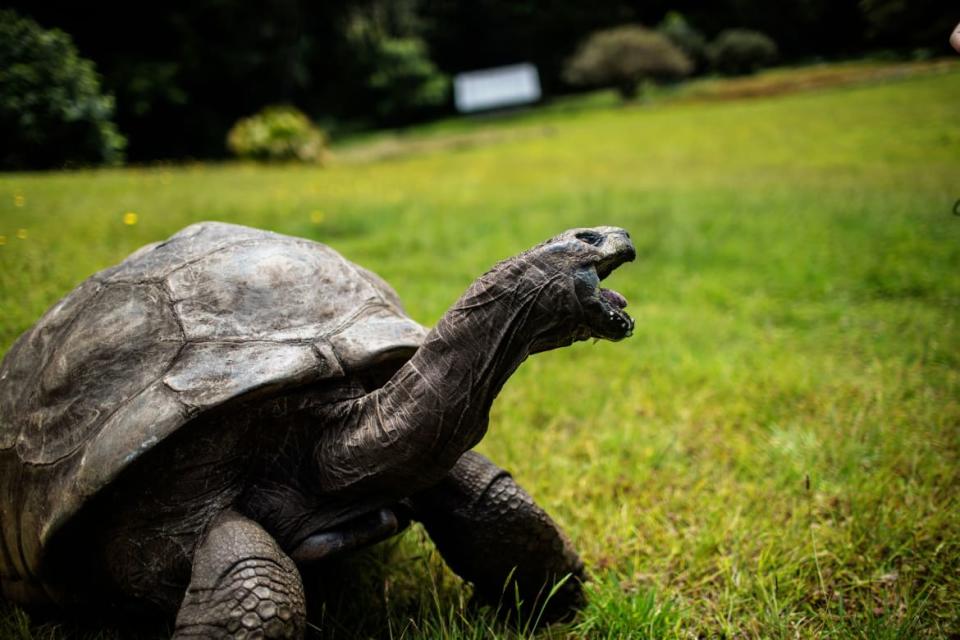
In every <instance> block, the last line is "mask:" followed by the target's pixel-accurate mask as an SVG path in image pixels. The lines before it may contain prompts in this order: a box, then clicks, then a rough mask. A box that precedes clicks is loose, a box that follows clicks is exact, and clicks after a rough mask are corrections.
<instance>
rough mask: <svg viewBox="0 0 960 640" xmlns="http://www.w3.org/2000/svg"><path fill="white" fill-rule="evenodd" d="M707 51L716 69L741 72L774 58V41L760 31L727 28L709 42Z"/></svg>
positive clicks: (729, 73)
mask: <svg viewBox="0 0 960 640" xmlns="http://www.w3.org/2000/svg"><path fill="white" fill-rule="evenodd" d="M707 55H708V57H709V58H710V64H711V66H712V67H713V69H714V70H715V71H717V72H719V73H722V74H724V75H728V76H734V75H742V74H747V73H753V72H754V71H756V70H757V69H760V68H762V67H767V66H770V64H772V63H773V61H774V60H776V59H777V43H775V42H774V41H773V40H771V39H770V38H769V37H768V36H766V35H765V34H763V33H760V32H759V31H751V30H749V29H728V30H726V31H722V32H721V33H720V35H718V36H717V39H716V40H714V41H713V42H712V43H710V46H709V47H708V48H707Z"/></svg>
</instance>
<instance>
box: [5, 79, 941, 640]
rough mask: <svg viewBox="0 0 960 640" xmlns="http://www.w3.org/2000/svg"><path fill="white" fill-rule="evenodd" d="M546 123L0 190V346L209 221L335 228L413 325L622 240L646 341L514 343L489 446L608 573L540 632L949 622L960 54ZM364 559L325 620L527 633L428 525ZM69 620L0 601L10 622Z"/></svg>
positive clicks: (739, 630) (738, 631)
mask: <svg viewBox="0 0 960 640" xmlns="http://www.w3.org/2000/svg"><path fill="white" fill-rule="evenodd" d="M544 114H545V115H544V116H543V119H542V120H538V117H537V115H536V112H532V114H526V115H523V116H522V117H520V118H519V119H515V120H511V119H509V118H507V119H494V120H477V121H473V122H472V123H468V124H467V125H462V126H458V127H457V130H458V131H465V130H476V131H479V132H481V133H483V135H481V136H480V137H479V138H478V140H479V142H477V143H475V144H464V145H461V144H452V145H446V146H444V145H439V146H430V145H426V146H421V147H416V149H415V151H416V152H411V153H407V154H388V155H387V156H385V157H384V156H378V155H377V154H371V156H370V157H368V158H363V157H359V156H354V157H353V158H352V160H351V161H349V162H347V161H339V162H338V161H336V158H335V161H334V162H332V163H331V164H330V166H328V167H325V168H313V167H303V166H280V167H262V166H253V165H235V164H225V165H211V164H196V165H187V166H171V167H157V168H141V169H138V168H131V169H122V170H105V171H81V172H71V173H50V174H6V175H0V236H2V241H0V309H2V313H0V352H4V351H6V349H7V348H8V347H9V345H10V344H11V343H12V342H13V340H14V339H15V338H16V337H17V335H18V334H19V333H21V332H22V331H24V330H25V329H26V328H27V327H28V326H30V324H31V323H33V322H34V321H35V320H36V319H37V318H38V317H39V316H40V314H41V313H42V312H43V311H44V310H45V309H46V308H47V307H48V306H49V305H51V304H52V303H53V302H55V301H56V300H57V299H58V298H59V297H60V296H62V295H64V294H65V293H66V292H67V291H69V290H70V289H71V288H72V287H74V286H75V285H76V284H77V283H78V282H80V281H81V280H82V279H83V278H85V277H86V276H88V275H89V274H91V273H93V272H94V271H96V270H98V269H101V268H103V267H105V266H107V265H110V264H112V263H114V262H116V261H118V260H120V259H122V258H123V257H124V256H126V255H127V254H128V253H130V252H131V251H133V250H134V249H135V248H137V247H138V246H140V245H143V244H145V243H147V242H151V241H154V240H157V239H161V238H164V237H166V236H167V235H169V234H171V233H173V232H174V231H176V230H177V229H179V228H181V227H182V226H184V225H187V224H189V223H191V222H195V221H198V220H203V219H216V220H223V221H228V222H235V223H241V224H249V225H255V226H258V227H264V228H269V229H273V230H276V231H280V232H283V233H289V234H294V235H300V236H305V237H309V238H314V239H317V240H320V241H323V242H326V243H329V244H330V245H332V246H334V247H335V248H337V249H338V250H339V251H341V253H343V254H344V255H346V256H347V257H348V258H350V259H352V260H354V261H356V262H358V263H361V264H363V265H365V266H367V267H369V268H371V269H373V270H375V271H377V272H378V273H380V274H381V275H382V276H384V277H385V278H386V279H387V280H388V281H390V282H391V283H392V284H393V285H394V286H395V287H396V289H397V290H398V291H399V293H400V295H401V297H402V298H403V300H404V301H405V302H406V305H407V309H408V311H409V313H410V315H411V316H413V317H414V318H416V319H417V320H419V321H421V322H423V323H425V324H428V325H429V324H432V323H433V322H435V321H436V320H437V318H438V317H439V316H440V315H441V314H442V313H443V311H444V309H445V308H446V307H447V306H448V305H449V304H450V303H452V302H453V301H454V300H455V299H456V297H457V296H458V294H459V293H460V292H461V291H462V290H463V289H464V288H465V287H466V286H467V285H468V284H469V283H470V281H471V280H472V279H473V278H475V277H476V276H478V275H479V274H481V273H482V272H483V271H484V270H485V269H487V268H488V267H489V266H490V265H491V264H492V263H493V262H495V261H497V260H499V259H501V258H504V257H507V256H510V255H512V254H514V253H517V252H518V251H520V250H522V249H524V248H527V247H529V246H531V245H533V244H535V243H537V242H539V241H541V240H543V239H545V238H547V237H549V236H551V235H552V234H554V233H556V232H558V231H560V230H563V229H565V228H568V227H573V226H590V225H600V224H612V225H619V226H623V227H626V228H628V229H629V230H630V231H631V233H632V235H633V238H634V240H635V242H636V245H637V249H638V253H639V257H638V260H637V261H636V262H635V263H633V264H631V265H628V266H625V267H623V268H622V269H621V270H619V271H618V272H617V273H616V274H614V276H612V277H611V280H610V286H612V287H614V288H616V289H618V290H619V291H621V292H623V293H624V294H625V295H626V297H627V298H628V299H629V300H630V311H631V312H632V315H633V316H634V317H635V318H636V320H637V330H636V332H635V335H634V336H633V337H632V338H630V339H629V340H626V341H624V342H622V343H617V344H612V343H597V344H593V343H584V344H579V345H576V346H574V347H571V348H569V349H565V350H562V351H556V352H551V353H546V354H541V355H538V356H535V357H534V358H532V359H531V360H529V361H528V362H527V363H525V364H524V365H523V367H521V369H520V370H519V372H518V373H517V374H516V375H515V376H514V377H513V378H512V379H511V380H510V382H509V383H508V384H507V386H506V387H505V388H504V390H503V392H502V394H501V396H500V398H499V400H498V402H497V403H496V405H495V408H494V412H493V416H492V420H491V429H490V432H489V434H488V435H487V437H486V439H485V440H484V442H483V443H482V444H481V445H480V449H481V450H482V451H483V452H484V453H486V454H487V455H489V456H490V457H492V458H493V459H494V460H495V461H497V462H498V463H500V464H501V465H503V466H505V467H507V468H508V469H510V470H512V471H513V473H514V476H515V477H516V478H517V479H518V480H519V481H520V482H521V483H522V484H523V485H524V486H525V487H526V488H527V489H528V490H529V491H530V492H531V493H532V494H533V495H534V496H535V497H536V498H537V500H538V501H539V502H540V503H541V504H542V505H543V506H545V507H546V508H547V510H548V511H550V512H551V513H552V514H553V515H554V516H555V518H556V519H557V520H558V521H559V522H560V523H562V525H563V526H564V528H565V529H566V531H567V532H568V533H569V535H570V536H571V538H572V539H573V540H574V541H575V544H576V546H577V547H578V549H579V550H580V551H581V553H582V555H583V556H584V558H585V560H586V562H587V564H588V566H589V568H590V570H591V572H592V575H593V582H592V583H591V585H590V592H591V603H590V605H589V607H588V608H587V609H586V610H585V611H584V613H583V614H582V615H581V617H580V618H579V619H578V620H577V621H576V622H574V623H573V624H572V625H570V626H564V627H554V628H552V629H550V630H548V631H546V632H543V633H542V634H541V635H542V636H543V637H556V638H568V637H573V638H580V637H589V638H620V637H678V638H694V637H731V638H733V637H736V638H741V637H743V638H760V637H763V638H795V637H801V638H805V637H837V638H846V637H862V638H915V637H957V635H958V634H960V326H958V321H960V216H957V215H955V214H954V213H953V208H954V203H955V202H956V201H957V200H958V199H960V65H956V64H953V65H946V66H940V67H937V68H936V69H935V70H933V71H929V72H926V73H917V74H904V75H902V76H897V77H892V78H891V77H886V78H884V79H883V80H882V81H878V82H874V83H868V84H864V85H857V86H847V87H831V88H825V89H821V90H819V91H815V92H798V93H791V94H784V95H776V96H768V97H764V98H756V99H729V100H721V101H717V100H708V101H704V102H698V101H696V100H692V99H690V100H681V101H665V102H662V103H661V102H656V101H655V102H652V103H649V104H645V105H639V106H633V107H626V108H624V107H619V106H611V105H608V104H601V105H599V106H594V107H592V108H583V109H576V110H570V111H563V110H546V111H545V112H544ZM424 135H427V134H424ZM429 135H430V136H437V135H441V134H439V133H436V132H432V133H430V134H429ZM406 137H408V138H414V139H415V138H416V134H415V133H414V134H412V135H408V136H406ZM129 214H135V215H129ZM125 219H126V222H135V224H125ZM355 562H356V564H357V565H359V566H358V567H356V569H357V570H356V572H355V573H352V574H351V577H350V578H349V580H347V584H346V585H345V586H344V587H343V589H342V590H337V593H339V594H340V595H333V596H330V598H329V604H328V606H327V607H326V608H324V609H322V610H319V611H316V610H315V611H314V623H315V624H316V625H317V626H318V627H322V631H316V630H315V632H316V633H317V635H319V636H323V637H340V638H348V637H353V636H355V635H358V636H369V635H383V636H386V635H388V634H389V635H390V636H391V637H393V638H401V637H403V638H434V637H454V638H462V637H470V638H481V637H488V636H490V635H493V634H496V635H503V636H506V637H510V636H511V634H513V633H514V632H513V631H511V630H510V629H508V628H506V627H502V626H499V625H497V624H496V623H494V622H493V621H492V618H491V617H490V616H489V615H488V614H487V613H485V612H483V611H479V612H478V611H475V610H474V609H473V608H471V607H470V606H468V604H467V599H468V590H467V588H466V587H464V586H463V585H461V584H459V582H458V581H457V580H456V579H455V578H453V577H452V575H451V574H449V573H447V572H444V571H443V570H442V567H441V565H440V563H439V560H438V559H437V556H436V554H435V553H434V552H433V551H432V547H431V546H430V544H429V543H428V542H426V541H425V539H424V536H423V534H422V532H420V531H419V530H418V529H413V530H411V531H410V532H409V533H407V534H406V535H405V536H404V537H403V538H402V539H401V540H400V541H399V542H392V543H388V544H386V545H381V546H380V547H378V548H377V549H376V550H375V552H374V553H372V554H370V556H369V557H365V558H361V559H358V560H356V561H355ZM0 606H2V605H0ZM74 630H75V629H74V627H73V626H71V625H67V626H65V627H61V628H60V629H56V628H52V627H50V626H48V625H42V624H40V623H39V622H37V621H33V622H31V621H30V620H28V618H27V617H26V615H25V614H24V613H22V612H21V611H19V610H17V609H14V608H12V607H9V606H7V607H6V609H5V611H4V613H2V614H0V635H4V634H6V635H10V636H15V637H24V638H40V637H51V638H63V637H66V636H67V635H68V634H69V633H71V632H72V631H74ZM115 633H117V632H114V631H108V632H107V637H114V635H111V634H115ZM521 635H525V632H523V631H522V630H521Z"/></svg>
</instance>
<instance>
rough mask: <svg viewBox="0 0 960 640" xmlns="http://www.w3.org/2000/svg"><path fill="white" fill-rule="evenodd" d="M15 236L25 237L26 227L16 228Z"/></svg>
mask: <svg viewBox="0 0 960 640" xmlns="http://www.w3.org/2000/svg"><path fill="white" fill-rule="evenodd" d="M17 237H18V238H19V239H21V240H26V239H27V230H26V229H17Z"/></svg>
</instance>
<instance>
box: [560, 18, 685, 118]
mask: <svg viewBox="0 0 960 640" xmlns="http://www.w3.org/2000/svg"><path fill="white" fill-rule="evenodd" d="M692 70H693V63H691V61H690V59H689V58H688V57H687V56H686V54H684V53H683V51H681V50H680V49H679V48H678V47H677V46H676V45H674V44H673V43H672V42H671V41H670V40H669V39H668V38H667V37H666V36H664V35H663V34H660V33H657V32H656V31H651V30H649V29H646V28H644V27H641V26H633V25H628V26H622V27H615V28H613V29H607V30H604V31H597V32H596V33H593V34H592V35H590V36H589V37H588V38H587V40H586V41H585V42H584V43H583V44H582V45H581V46H580V48H579V49H578V50H577V52H576V53H575V54H574V55H573V57H572V58H571V59H570V61H569V62H568V63H567V67H566V70H565V76H566V78H567V80H568V81H569V82H571V83H572V84H580V85H597V86H613V87H616V88H617V90H618V91H619V92H620V95H621V96H622V97H623V98H624V99H625V100H628V99H630V98H633V97H634V96H636V94H637V87H638V85H639V83H640V82H641V81H642V80H647V79H650V80H655V81H661V80H669V79H676V78H681V77H683V76H686V75H688V74H689V73H690V72H691V71H692Z"/></svg>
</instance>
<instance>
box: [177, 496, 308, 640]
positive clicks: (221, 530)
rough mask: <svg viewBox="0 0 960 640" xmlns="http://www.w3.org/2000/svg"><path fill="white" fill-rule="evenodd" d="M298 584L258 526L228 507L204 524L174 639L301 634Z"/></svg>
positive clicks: (287, 560)
mask: <svg viewBox="0 0 960 640" xmlns="http://www.w3.org/2000/svg"><path fill="white" fill-rule="evenodd" d="M305 621H306V608H305V604H304V597H303V584H302V582H301V580H300V574H299V573H298V571H297V568H296V566H295V565H294V564H293V561H292V560H290V558H288V557H287V556H286V555H285V554H284V553H283V552H282V551H281V550H280V548H279V547H278V546H277V543H276V542H275V541H274V539H273V538H272V537H271V536H270V534H268V533H267V532H266V531H264V530H263V528H262V527H261V526H260V525H259V524H257V523H256V522H254V521H253V520H250V519H248V518H246V517H244V516H242V515H240V514H238V513H236V512H234V511H226V512H224V513H223V514H221V515H220V516H219V517H218V518H217V519H216V520H215V521H214V522H213V524H212V525H211V526H210V529H209V531H208V532H207V534H206V537H205V538H204V540H203V542H202V543H201V544H200V546H199V547H198V548H197V551H196V554H195V555H194V560H193V571H192V574H191V576H190V586H189V587H188V588H187V593H186V595H185V596H184V599H183V604H181V605H180V611H179V613H178V614H177V622H176V629H175V631H174V635H173V637H174V640H181V639H184V638H239V637H247V636H249V637H260V638H297V639H299V638H302V637H303V634H304V626H305Z"/></svg>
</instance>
